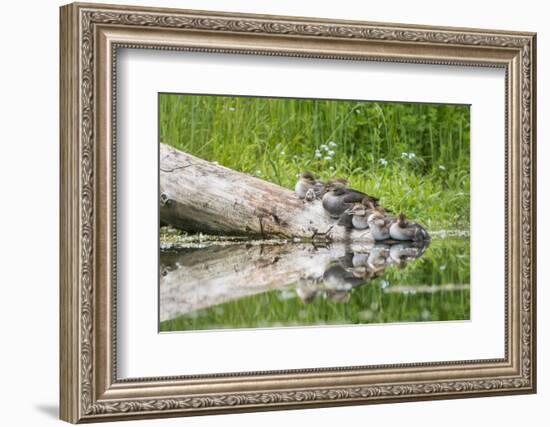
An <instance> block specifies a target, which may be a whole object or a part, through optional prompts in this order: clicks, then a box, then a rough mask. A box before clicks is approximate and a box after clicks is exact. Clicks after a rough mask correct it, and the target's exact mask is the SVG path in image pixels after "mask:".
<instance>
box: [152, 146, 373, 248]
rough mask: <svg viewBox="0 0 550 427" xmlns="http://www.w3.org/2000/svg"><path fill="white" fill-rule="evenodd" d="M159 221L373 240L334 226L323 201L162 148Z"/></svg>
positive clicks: (192, 226) (251, 232)
mask: <svg viewBox="0 0 550 427" xmlns="http://www.w3.org/2000/svg"><path fill="white" fill-rule="evenodd" d="M160 205H161V207H160V218H161V221H162V222H165V223H167V224H170V225H173V226H175V227H179V228H182V229H185V230H190V231H204V232H209V233H223V234H240V235H257V236H284V237H289V238H292V237H299V238H311V237H314V236H315V235H317V234H322V233H327V232H330V237H331V238H332V239H333V240H344V239H351V240H371V236H370V233H369V232H368V231H361V230H352V231H351V232H346V230H345V229H344V227H341V226H337V225H335V224H334V220H331V219H330V218H329V216H328V214H327V213H326V212H325V210H324V209H323V207H322V205H321V202H320V201H319V200H315V201H313V202H304V201H302V200H300V199H299V198H298V197H296V195H295V194H294V192H292V191H290V190H288V189H286V188H283V187H280V186H278V185H275V184H273V183H270V182H267V181H263V180H261V179H258V178H254V177H252V176H250V175H247V174H244V173H240V172H236V171H234V170H231V169H228V168H225V167H222V166H219V165H217V164H215V163H212V162H208V161H205V160H202V159H199V158H197V157H194V156H191V155H189V154H186V153H183V152H181V151H178V150H176V149H174V148H172V147H170V146H168V145H166V144H160Z"/></svg>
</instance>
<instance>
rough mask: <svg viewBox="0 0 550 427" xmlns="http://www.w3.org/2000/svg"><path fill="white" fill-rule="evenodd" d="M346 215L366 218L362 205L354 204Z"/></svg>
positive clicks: (364, 208)
mask: <svg viewBox="0 0 550 427" xmlns="http://www.w3.org/2000/svg"><path fill="white" fill-rule="evenodd" d="M346 213H348V214H350V215H357V216H366V215H367V208H366V207H365V205H363V204H362V203H356V204H354V205H353V206H352V207H351V208H349V209H348V210H347V211H346Z"/></svg>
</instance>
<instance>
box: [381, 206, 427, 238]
mask: <svg viewBox="0 0 550 427" xmlns="http://www.w3.org/2000/svg"><path fill="white" fill-rule="evenodd" d="M389 234H390V237H391V238H392V239H394V240H413V241H418V240H428V239H429V238H430V236H429V234H428V232H427V231H426V230H425V229H424V227H422V226H421V225H420V224H417V223H416V222H413V221H409V220H408V219H407V218H406V217H405V214H403V213H401V214H399V216H398V217H397V220H396V221H394V222H393V223H392V224H391V225H390V227H389Z"/></svg>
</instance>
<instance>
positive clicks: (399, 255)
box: [390, 242, 428, 265]
mask: <svg viewBox="0 0 550 427" xmlns="http://www.w3.org/2000/svg"><path fill="white" fill-rule="evenodd" d="M427 247H428V245H427V243H425V242H403V243H395V244H393V245H391V247H390V258H391V260H392V261H393V262H395V263H397V264H400V265H402V264H404V263H407V262H409V261H412V260H414V259H416V258H419V257H421V256H422V254H423V253H424V252H425V251H426V248H427Z"/></svg>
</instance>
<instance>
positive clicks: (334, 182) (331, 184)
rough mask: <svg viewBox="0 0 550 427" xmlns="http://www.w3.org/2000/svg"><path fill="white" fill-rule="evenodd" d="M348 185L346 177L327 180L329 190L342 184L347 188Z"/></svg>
mask: <svg viewBox="0 0 550 427" xmlns="http://www.w3.org/2000/svg"><path fill="white" fill-rule="evenodd" d="M347 185H348V180H347V179H346V178H332V179H329V180H328V181H327V188H328V189H329V191H330V190H331V189H332V187H335V186H336V187H338V186H342V187H344V188H346V187H347Z"/></svg>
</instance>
